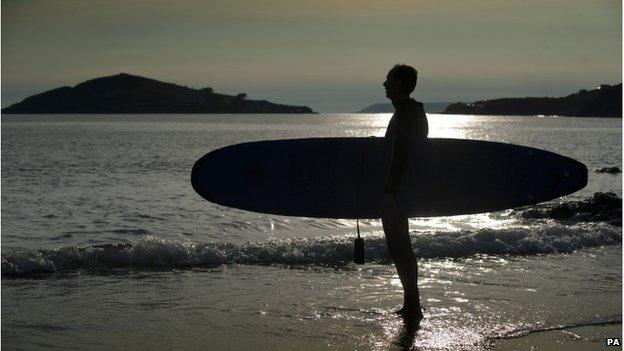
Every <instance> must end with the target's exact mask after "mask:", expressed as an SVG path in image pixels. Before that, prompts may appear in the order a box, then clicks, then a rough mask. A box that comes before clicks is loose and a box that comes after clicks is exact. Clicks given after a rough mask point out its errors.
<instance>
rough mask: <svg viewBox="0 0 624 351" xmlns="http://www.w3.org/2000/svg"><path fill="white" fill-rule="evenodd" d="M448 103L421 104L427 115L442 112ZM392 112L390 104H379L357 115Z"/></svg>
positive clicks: (392, 107) (392, 108)
mask: <svg viewBox="0 0 624 351" xmlns="http://www.w3.org/2000/svg"><path fill="white" fill-rule="evenodd" d="M450 104H451V103H450V102H425V103H423V105H424V107H425V112H428V113H440V112H442V111H444V109H445V108H446V107H447V106H448V105H450ZM392 112H394V106H392V103H389V102H388V103H380V104H373V105H370V106H368V107H366V108H364V109H362V110H360V111H358V112H357V113H392Z"/></svg>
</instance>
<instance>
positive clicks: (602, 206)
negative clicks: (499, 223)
mask: <svg viewBox="0 0 624 351" xmlns="http://www.w3.org/2000/svg"><path fill="white" fill-rule="evenodd" d="M512 214H513V215H516V216H519V217H521V218H523V219H554V220H557V221H568V222H574V223H579V222H606V223H609V224H611V225H615V226H620V227H621V226H622V199H621V198H620V197H618V196H617V195H616V194H615V193H612V192H609V193H594V195H593V196H592V197H590V198H587V199H585V200H581V201H565V202H561V203H552V202H551V203H546V204H538V205H534V206H531V207H530V208H529V209H519V210H514V211H513V212H512Z"/></svg>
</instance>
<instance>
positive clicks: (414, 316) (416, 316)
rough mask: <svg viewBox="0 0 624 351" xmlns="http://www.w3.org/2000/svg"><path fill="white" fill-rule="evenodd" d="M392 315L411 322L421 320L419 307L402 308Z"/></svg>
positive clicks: (421, 315)
mask: <svg viewBox="0 0 624 351" xmlns="http://www.w3.org/2000/svg"><path fill="white" fill-rule="evenodd" d="M394 313H396V314H398V315H400V316H401V317H403V318H406V319H411V320H419V321H420V320H422V319H423V314H422V311H421V308H420V306H414V307H410V306H403V307H401V309H400V310H397V311H395V312H394Z"/></svg>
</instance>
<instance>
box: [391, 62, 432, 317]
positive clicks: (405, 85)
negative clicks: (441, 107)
mask: <svg viewBox="0 0 624 351" xmlns="http://www.w3.org/2000/svg"><path fill="white" fill-rule="evenodd" d="M417 77H418V72H417V71H416V70H415V69H414V68H413V67H410V66H407V65H395V66H394V67H393V68H392V69H391V70H390V71H389V72H388V75H387V76H386V81H385V82H384V83H383V86H384V87H385V88H386V97H388V99H390V100H391V101H392V104H393V105H394V109H395V112H394V114H393V115H392V118H391V119H390V123H388V129H387V130H386V136H385V137H386V138H387V139H388V140H389V141H391V142H392V155H391V158H390V165H389V167H388V176H387V181H386V185H385V194H384V197H383V199H382V200H381V203H380V206H379V207H380V210H381V214H382V216H383V218H382V224H383V229H384V233H385V235H386V242H387V244H388V251H389V252H390V257H391V258H392V261H393V262H394V265H395V266H396V269H397V272H398V274H399V278H400V279H401V284H402V285H403V296H404V301H403V308H401V309H400V310H399V311H397V313H399V314H401V315H402V316H404V317H407V318H418V319H421V318H422V312H421V307H420V297H419V294H418V266H417V263H416V256H415V255H414V251H413V250H412V245H411V241H410V238H409V232H408V223H407V217H406V216H405V214H403V211H402V210H401V208H400V207H398V206H397V203H396V193H397V191H400V189H401V181H402V177H403V173H404V170H405V166H406V162H407V160H408V159H409V158H414V157H418V156H417V155H411V154H410V151H413V148H410V147H409V145H410V144H412V143H414V142H421V141H424V140H425V139H426V138H427V134H428V132H429V127H428V124H427V115H426V114H425V110H424V108H423V104H422V103H420V102H418V101H416V100H414V99H412V98H410V96H409V95H410V94H411V93H412V91H414V88H415V87H416V80H417Z"/></svg>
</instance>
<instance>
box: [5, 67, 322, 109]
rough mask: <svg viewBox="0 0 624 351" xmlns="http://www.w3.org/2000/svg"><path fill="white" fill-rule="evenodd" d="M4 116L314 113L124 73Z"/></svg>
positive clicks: (44, 96)
mask: <svg viewBox="0 0 624 351" xmlns="http://www.w3.org/2000/svg"><path fill="white" fill-rule="evenodd" d="M2 113H314V111H312V109H310V108H309V107H307V106H290V105H281V104H275V103H271V102H268V101H266V100H247V94H238V95H235V96H232V95H225V94H218V93H215V92H214V91H213V90H212V88H203V89H192V88H188V87H184V86H180V85H177V84H172V83H165V82H160V81H157V80H154V79H150V78H144V77H139V76H133V75H130V74H126V73H121V74H118V75H115V76H109V77H102V78H96V79H92V80H89V81H86V82H83V83H80V84H78V85H76V86H75V87H73V88H71V87H62V88H57V89H53V90H50V91H46V92H44V93H41V94H37V95H33V96H30V97H28V98H26V99H24V100H23V101H22V102H19V103H16V104H13V105H11V106H9V107H7V108H4V109H2Z"/></svg>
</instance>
